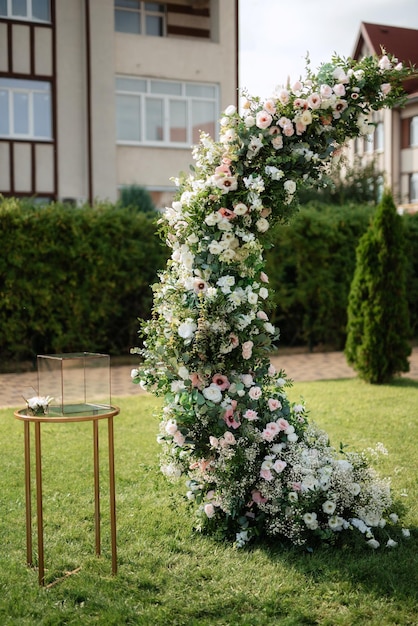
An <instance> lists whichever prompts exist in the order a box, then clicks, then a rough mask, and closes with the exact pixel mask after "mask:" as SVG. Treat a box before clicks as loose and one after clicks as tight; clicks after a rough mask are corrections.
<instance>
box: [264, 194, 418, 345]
mask: <svg viewBox="0 0 418 626" xmlns="http://www.w3.org/2000/svg"><path fill="white" fill-rule="evenodd" d="M374 211H375V208H374V207H371V206H368V205H366V206H357V205H351V206H344V207H339V206H337V207H335V206H321V205H308V206H306V207H302V208H301V210H300V211H299V213H298V214H297V215H296V216H295V217H294V218H293V220H292V222H291V224H290V225H289V226H287V227H283V226H281V227H278V228H276V229H275V231H274V232H273V233H272V235H271V237H272V244H273V248H272V249H271V250H270V251H269V252H268V253H267V273H268V275H269V279H270V286H271V288H273V289H274V290H275V303H276V309H275V310H274V311H273V312H272V321H273V322H274V323H275V324H276V325H277V326H278V327H279V328H280V332H281V344H282V345H287V346H296V345H307V346H309V348H310V349H313V348H314V347H315V346H321V345H322V346H326V347H329V348H332V349H335V350H342V349H343V348H344V345H345V341H346V330H347V306H348V295H349V291H350V285H351V281H352V278H353V274H354V269H355V263H356V248H357V245H358V242H359V240H360V238H361V236H362V235H363V233H364V232H365V231H366V230H367V228H368V226H369V224H370V221H371V218H372V216H373V215H374ZM402 219H403V222H404V226H405V229H404V232H405V237H406V242H405V252H406V256H407V298H408V307H409V314H410V325H411V330H412V336H413V337H417V334H418V214H416V215H404V216H403V218H402Z"/></svg>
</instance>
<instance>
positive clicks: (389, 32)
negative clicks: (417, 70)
mask: <svg viewBox="0 0 418 626" xmlns="http://www.w3.org/2000/svg"><path fill="white" fill-rule="evenodd" d="M382 48H383V49H384V50H386V51H387V52H388V53H391V54H394V55H395V56H396V57H397V58H398V59H399V61H402V62H403V63H404V64H408V65H409V63H411V64H413V65H417V66H418V30H415V29H409V28H398V27H394V26H383V25H380V24H369V23H365V22H363V23H362V24H361V27H360V31H359V34H358V37H357V41H356V44H355V47H354V51H353V54H352V56H353V58H355V59H361V58H362V57H363V56H368V55H370V54H377V55H380V54H381V50H382ZM404 88H405V90H406V92H407V94H408V100H407V103H406V105H405V106H404V107H403V108H396V109H393V110H389V109H383V110H382V111H378V112H376V113H374V117H373V120H372V121H373V122H374V124H375V132H374V133H373V134H372V135H370V136H368V137H365V138H358V139H357V140H356V141H354V142H352V143H351V145H350V148H349V160H350V161H351V165H353V164H354V162H359V163H360V164H362V165H366V164H367V163H370V162H371V161H373V163H374V166H375V171H376V172H380V173H381V187H382V189H383V187H384V186H387V187H388V188H390V189H391V191H392V194H393V198H394V200H395V202H396V203H397V205H398V206H399V207H400V210H401V211H402V210H418V76H417V77H415V78H413V79H412V80H409V81H406V82H405V84H404Z"/></svg>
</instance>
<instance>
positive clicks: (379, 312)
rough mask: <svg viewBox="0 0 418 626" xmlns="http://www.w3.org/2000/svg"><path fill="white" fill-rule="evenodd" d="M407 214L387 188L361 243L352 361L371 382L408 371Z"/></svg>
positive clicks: (351, 316) (352, 309) (353, 294)
mask: <svg viewBox="0 0 418 626" xmlns="http://www.w3.org/2000/svg"><path fill="white" fill-rule="evenodd" d="M403 248H404V232H403V224H402V218H401V217H400V216H399V215H398V214H397V212H396V207H395V204H394V202H393V199H392V196H391V195H390V193H389V192H386V193H385V194H384V196H383V198H382V201H381V203H380V204H379V206H378V208H377V212H376V215H375V217H374V220H373V221H372V223H371V225H370V227H369V229H368V230H367V231H366V233H365V234H364V235H363V237H362V238H361V240H360V242H359V245H358V248H357V260H356V269H355V273H354V277H353V282H352V284H351V289H350V295H349V305H348V326H347V328H348V333H347V342H346V346H345V354H346V357H347V361H348V363H349V364H350V365H352V366H353V367H354V369H355V370H356V371H357V373H358V375H359V376H360V378H362V379H364V380H365V381H366V382H369V383H375V384H382V383H387V382H389V381H390V380H391V379H392V378H393V377H394V376H395V375H396V374H399V373H401V372H407V371H409V363H408V356H409V354H410V353H411V348H410V345H409V341H408V340H409V339H410V326H409V314H408V305H407V298H406V280H405V279H406V274H405V271H406V263H405V256H404V249H403Z"/></svg>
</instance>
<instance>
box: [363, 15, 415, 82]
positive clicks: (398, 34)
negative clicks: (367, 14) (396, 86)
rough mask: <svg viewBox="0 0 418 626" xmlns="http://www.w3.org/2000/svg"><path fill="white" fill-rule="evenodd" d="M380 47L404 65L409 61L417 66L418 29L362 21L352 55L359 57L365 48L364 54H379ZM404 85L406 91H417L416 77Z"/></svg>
mask: <svg viewBox="0 0 418 626" xmlns="http://www.w3.org/2000/svg"><path fill="white" fill-rule="evenodd" d="M382 48H384V50H385V51H386V52H388V53H390V54H393V55H394V56H395V57H397V58H398V59H399V61H402V62H403V63H404V64H405V65H409V64H410V63H411V64H412V65H416V66H418V30H416V29H414V28H401V27H399V26H386V25H383V24H370V23H368V22H362V23H361V26H360V32H359V35H358V37H357V41H356V44H355V46H354V51H353V54H352V57H353V58H354V59H359V58H361V57H362V56H364V54H365V49H366V50H367V52H366V54H377V55H380V54H381V49H382ZM404 87H405V90H406V91H407V93H409V94H411V93H415V92H416V91H418V78H413V79H412V80H409V81H407V82H406V83H405V85H404Z"/></svg>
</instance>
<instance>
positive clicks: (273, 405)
mask: <svg viewBox="0 0 418 626" xmlns="http://www.w3.org/2000/svg"><path fill="white" fill-rule="evenodd" d="M268 405H269V409H270V411H276V410H277V409H281V408H282V403H281V402H280V400H277V398H269V399H268Z"/></svg>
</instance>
